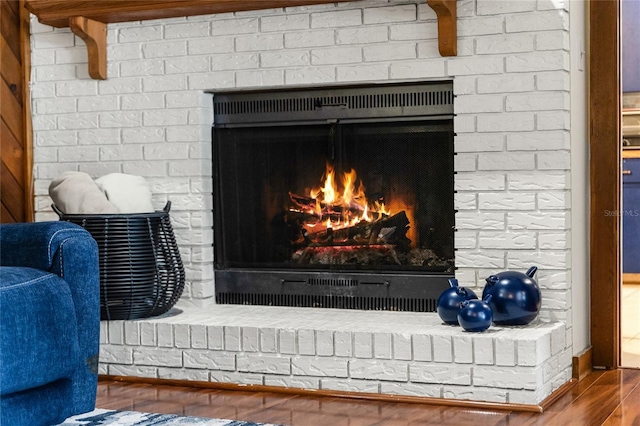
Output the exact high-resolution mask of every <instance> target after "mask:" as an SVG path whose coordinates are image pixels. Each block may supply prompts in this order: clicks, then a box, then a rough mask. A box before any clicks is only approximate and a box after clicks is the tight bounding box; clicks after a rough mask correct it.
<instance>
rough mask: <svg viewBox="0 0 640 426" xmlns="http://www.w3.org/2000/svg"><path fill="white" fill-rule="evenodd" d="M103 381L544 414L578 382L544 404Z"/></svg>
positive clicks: (151, 380)
mask: <svg viewBox="0 0 640 426" xmlns="http://www.w3.org/2000/svg"><path fill="white" fill-rule="evenodd" d="M99 380H100V381H116V382H125V383H144V384H150V385H166V386H183V387H193V388H204V389H220V390H230V391H245V392H246V391H249V392H271V393H284V394H289V395H303V396H314V397H330V398H350V399H360V400H369V401H380V402H403V403H411V404H426V405H439V406H446V407H458V408H468V409H480V410H493V411H495V410H500V411H520V412H532V413H542V412H544V410H545V409H546V408H548V407H549V406H550V405H551V404H553V402H555V401H556V400H557V399H558V398H560V397H561V396H562V395H563V394H564V393H566V392H567V391H568V390H569V389H571V388H572V387H573V385H574V384H575V383H577V381H575V380H571V381H570V382H568V383H566V384H564V385H563V386H561V387H560V388H558V389H557V390H556V391H555V392H553V393H552V394H551V395H549V396H548V397H547V398H546V399H545V400H544V401H543V402H542V403H541V404H512V403H502V402H485V401H471V400H459V399H450V398H432V397H427V396H410V395H392V394H378V393H365V392H347V391H339V390H328V389H298V388H283V387H279V386H266V385H240V384H235V383H217V382H202V381H191V380H173V379H154V378H145V377H130V376H111V375H100V376H99Z"/></svg>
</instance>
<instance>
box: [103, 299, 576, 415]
mask: <svg viewBox="0 0 640 426" xmlns="http://www.w3.org/2000/svg"><path fill="white" fill-rule="evenodd" d="M566 335H567V333H566V328H565V324H564V323H563V322H542V321H540V320H538V319H536V320H535V321H534V322H533V323H531V324H529V325H527V326H520V327H496V326H492V327H491V328H490V329H489V330H487V331H486V332H484V333H469V332H465V331H464V330H462V329H461V328H460V327H456V326H448V325H444V324H443V323H442V322H441V320H440V318H439V317H438V315H437V314H435V313H415V312H385V311H359V310H340V309H314V308H279V307H268V306H236V305H212V306H210V307H195V306H188V305H185V304H182V305H181V304H180V303H179V304H178V306H177V307H176V308H174V309H173V310H171V311H170V312H168V313H167V314H165V315H163V316H159V317H154V318H148V319H140V320H132V321H103V322H102V324H101V349H100V374H102V375H110V376H128V377H139V378H153V379H169V380H189V381H198V382H218V383H234V384H240V385H264V386H272V387H285V388H298V389H307V390H333V391H347V392H356V393H365V394H380V395H402V396H412V397H416V396H417V397H428V398H445V399H447V400H471V401H483V402H491V403H509V404H530V405H534V406H535V405H537V404H540V403H541V402H542V401H543V400H544V399H545V398H547V397H549V395H551V393H552V392H554V391H555V390H557V389H559V388H560V387H561V386H562V385H564V384H565V383H567V382H569V381H570V379H571V362H572V353H571V348H570V346H569V345H568V344H567V342H566Z"/></svg>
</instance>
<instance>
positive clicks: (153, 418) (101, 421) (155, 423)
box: [58, 409, 276, 426]
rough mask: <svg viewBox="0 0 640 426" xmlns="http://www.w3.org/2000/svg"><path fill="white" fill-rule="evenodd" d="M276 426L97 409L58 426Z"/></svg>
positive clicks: (70, 418) (71, 418) (69, 419)
mask: <svg viewBox="0 0 640 426" xmlns="http://www.w3.org/2000/svg"><path fill="white" fill-rule="evenodd" d="M178 425H191V426H276V425H272V424H270V423H254V422H243V421H240V420H226V419H207V418H204V417H189V416H177V415H174V414H154V413H141V412H137V411H114V410H103V409H96V410H94V411H92V412H90V413H85V414H80V415H77V416H73V417H69V418H68V419H67V420H65V421H64V423H61V424H60V425H58V426H178Z"/></svg>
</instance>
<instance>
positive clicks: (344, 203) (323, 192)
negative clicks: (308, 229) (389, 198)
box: [309, 164, 390, 229]
mask: <svg viewBox="0 0 640 426" xmlns="http://www.w3.org/2000/svg"><path fill="white" fill-rule="evenodd" d="M323 177H324V182H323V186H322V187H319V188H314V189H311V190H310V191H309V196H310V197H311V198H312V199H313V200H315V206H314V208H313V213H314V214H315V215H316V216H318V217H319V218H321V219H322V224H323V225H324V226H325V228H327V229H329V228H333V229H340V228H346V227H349V226H354V225H356V224H358V223H359V222H361V221H363V220H364V221H369V222H373V221H375V220H378V219H381V218H383V217H384V216H388V215H390V212H389V211H388V210H387V209H386V208H385V205H384V203H380V202H378V201H375V202H374V203H373V204H372V205H369V202H368V201H367V197H366V193H365V187H364V185H363V184H362V181H360V182H358V179H357V177H358V176H357V173H356V171H355V170H353V169H351V170H349V171H348V172H345V173H343V175H342V179H341V183H342V192H340V189H339V188H338V185H337V183H336V177H335V170H334V168H333V166H331V165H330V164H327V166H326V171H325V174H324V176H323ZM356 184H357V189H356Z"/></svg>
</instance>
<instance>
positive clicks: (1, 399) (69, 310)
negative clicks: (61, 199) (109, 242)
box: [0, 222, 100, 426]
mask: <svg viewBox="0 0 640 426" xmlns="http://www.w3.org/2000/svg"><path fill="white" fill-rule="evenodd" d="M99 336H100V272H99V269H98V247H97V244H96V242H95V240H94V239H93V238H92V237H91V235H90V234H89V233H88V232H87V231H85V230H84V229H83V228H82V227H80V226H78V225H75V224H72V223H68V222H36V223H19V224H5V225H0V425H2V426H4V425H7V426H18V425H29V426H34V425H52V424H57V423H60V422H62V421H63V420H64V419H65V418H67V417H69V416H72V415H75V414H80V413H83V412H87V411H91V410H93V409H94V407H95V401H96V388H97V379H98V375H97V373H98V371H97V370H98V350H99V340H100V337H99Z"/></svg>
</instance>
